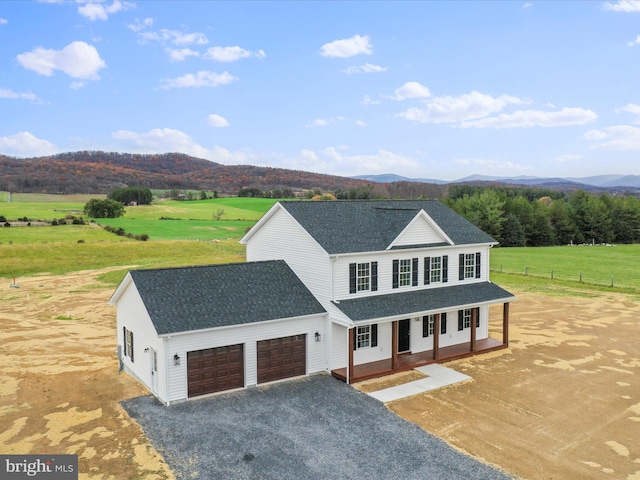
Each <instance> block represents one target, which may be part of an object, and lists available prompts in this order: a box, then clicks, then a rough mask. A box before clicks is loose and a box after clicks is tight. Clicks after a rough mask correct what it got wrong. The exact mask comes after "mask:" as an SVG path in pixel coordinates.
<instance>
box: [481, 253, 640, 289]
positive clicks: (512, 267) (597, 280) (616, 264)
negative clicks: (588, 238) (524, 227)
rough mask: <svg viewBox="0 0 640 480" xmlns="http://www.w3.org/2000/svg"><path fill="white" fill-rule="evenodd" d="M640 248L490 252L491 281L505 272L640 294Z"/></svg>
mask: <svg viewBox="0 0 640 480" xmlns="http://www.w3.org/2000/svg"><path fill="white" fill-rule="evenodd" d="M638 258H640V245H617V246H612V247H605V246H589V247H584V246H583V247H570V246H558V247H520V248H494V249H492V250H491V270H492V279H494V278H497V276H496V274H497V273H498V272H502V273H505V274H512V276H525V275H526V276H528V277H540V278H546V279H550V280H551V279H553V280H556V281H558V282H569V284H575V283H578V284H579V283H580V279H582V282H583V283H584V284H591V285H598V286H603V287H611V283H612V281H613V285H614V286H615V287H616V288H622V289H628V290H638V291H640V276H638V272H637V268H636V267H635V265H637V259H638Z"/></svg>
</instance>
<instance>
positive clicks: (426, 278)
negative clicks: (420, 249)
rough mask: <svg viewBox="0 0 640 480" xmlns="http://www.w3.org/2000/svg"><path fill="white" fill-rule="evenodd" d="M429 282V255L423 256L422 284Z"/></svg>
mask: <svg viewBox="0 0 640 480" xmlns="http://www.w3.org/2000/svg"><path fill="white" fill-rule="evenodd" d="M429 283H431V257H424V284H425V285H429Z"/></svg>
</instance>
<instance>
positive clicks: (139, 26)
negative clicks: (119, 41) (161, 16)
mask: <svg viewBox="0 0 640 480" xmlns="http://www.w3.org/2000/svg"><path fill="white" fill-rule="evenodd" d="M152 26H153V18H151V17H147V18H145V19H144V20H142V21H140V20H139V19H137V18H136V21H135V23H132V24H130V25H127V27H128V28H129V30H133V31H134V32H141V31H142V30H146V29H147V28H150V27H152Z"/></svg>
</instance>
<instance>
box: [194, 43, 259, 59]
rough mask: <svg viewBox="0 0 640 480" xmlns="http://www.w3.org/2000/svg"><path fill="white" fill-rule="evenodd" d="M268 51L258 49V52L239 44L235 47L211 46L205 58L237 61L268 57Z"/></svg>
mask: <svg viewBox="0 0 640 480" xmlns="http://www.w3.org/2000/svg"><path fill="white" fill-rule="evenodd" d="M266 56H267V55H266V53H264V51H263V50H258V51H256V52H251V51H249V50H245V49H244V48H240V47H238V46H235V47H211V48H209V49H208V50H207V51H206V52H205V53H204V55H203V56H202V57H203V58H206V59H207V60H215V61H217V62H235V61H237V60H240V59H241V58H249V57H256V58H264V57H266Z"/></svg>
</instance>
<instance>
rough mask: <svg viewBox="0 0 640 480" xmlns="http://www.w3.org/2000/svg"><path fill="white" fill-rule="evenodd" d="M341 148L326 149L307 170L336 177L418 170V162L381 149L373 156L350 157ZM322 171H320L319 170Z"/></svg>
mask: <svg viewBox="0 0 640 480" xmlns="http://www.w3.org/2000/svg"><path fill="white" fill-rule="evenodd" d="M345 150H347V149H346V148H340V147H328V148H325V149H324V150H323V151H322V152H321V154H319V155H318V158H317V159H316V160H315V161H313V162H310V163H309V165H308V166H306V165H305V168H310V169H313V170H312V171H325V172H331V173H332V174H335V175H348V176H351V175H358V174H360V173H362V172H370V173H386V172H389V171H398V170H403V169H417V168H418V167H419V164H418V162H416V161H415V160H413V159H410V158H407V157H405V156H402V155H398V154H396V153H393V152H390V151H388V150H382V149H379V150H378V151H377V152H375V153H372V154H364V155H348V154H346V153H342V151H345ZM319 169H320V170H319Z"/></svg>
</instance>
